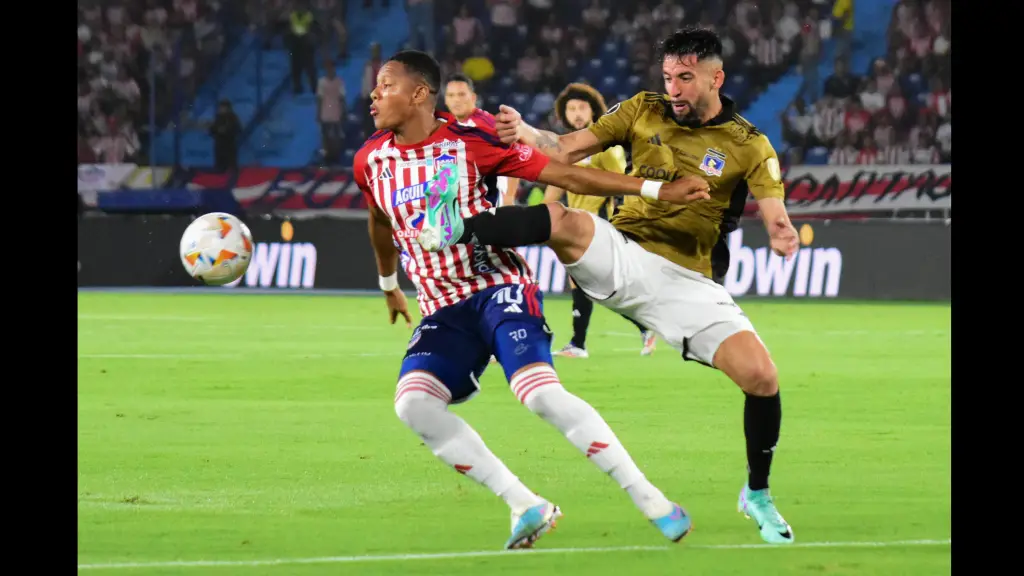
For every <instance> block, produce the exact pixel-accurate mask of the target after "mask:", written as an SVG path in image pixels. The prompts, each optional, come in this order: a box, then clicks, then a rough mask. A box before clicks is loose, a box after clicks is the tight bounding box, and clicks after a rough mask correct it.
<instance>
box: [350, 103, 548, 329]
mask: <svg viewBox="0 0 1024 576" xmlns="http://www.w3.org/2000/svg"><path fill="white" fill-rule="evenodd" d="M437 117H438V118H439V119H440V120H442V121H444V122H445V123H444V124H443V125H442V126H441V127H440V128H438V129H437V130H435V131H434V133H433V134H431V135H430V136H429V137H428V138H427V139H426V140H424V141H422V142H419V143H417V144H413V145H409V146H403V145H400V144H398V143H397V142H396V141H395V135H394V133H392V132H390V131H386V130H379V131H377V132H375V133H374V134H373V135H371V136H370V138H369V139H368V140H367V141H366V142H365V143H364V144H363V147H362V148H360V149H359V151H358V152H357V153H356V155H355V161H354V165H353V170H352V172H353V177H354V179H355V181H356V184H357V185H358V186H359V188H360V190H362V191H363V194H365V195H366V202H367V205H368V206H370V207H371V208H372V207H373V206H377V207H379V208H380V209H381V210H382V211H383V212H384V214H386V215H387V216H388V219H389V220H390V221H391V228H392V230H393V237H394V240H395V245H396V246H397V247H398V249H399V250H400V251H401V254H402V256H401V260H402V267H403V268H404V269H405V273H406V275H407V276H408V277H409V279H410V280H412V282H413V284H415V285H416V291H417V300H418V301H419V304H420V313H421V314H423V316H429V315H430V314H433V313H434V312H436V311H438V310H439V309H441V308H443V307H445V306H449V305H451V304H455V303H456V302H459V301H462V300H465V299H466V298H469V297H470V296H471V295H473V294H475V293H476V292H479V291H481V290H484V289H486V288H489V287H492V286H497V285H501V284H534V283H535V281H534V279H533V273H532V272H531V271H530V269H529V266H528V265H527V264H526V262H525V261H524V260H523V259H522V258H521V257H520V256H519V254H518V253H516V251H515V250H511V249H503V248H494V247H491V246H480V245H475V244H456V245H453V246H450V247H448V248H445V249H443V250H441V251H439V252H436V253H431V252H427V251H425V250H423V249H422V248H421V247H420V245H419V244H418V243H417V242H416V238H417V237H418V236H419V232H420V230H421V229H422V227H423V219H424V217H425V215H426V210H427V200H426V195H425V194H424V192H425V191H426V187H427V184H428V183H429V182H430V178H431V176H433V175H434V172H435V171H436V170H438V169H439V168H441V167H442V166H444V165H446V164H456V165H457V166H458V168H459V179H460V181H459V204H458V205H459V209H460V210H461V213H462V216H463V217H470V216H473V215H475V214H479V213H480V212H483V211H485V210H488V209H490V208H492V207H494V206H495V205H496V203H497V198H496V197H495V196H496V191H495V190H489V189H488V186H486V184H485V180H486V179H489V178H490V177H492V176H496V175H499V174H500V175H507V176H512V177H515V178H523V179H525V180H536V179H537V178H538V177H539V175H540V173H541V171H542V170H543V169H544V167H545V166H547V165H548V162H549V160H548V157H547V156H545V155H543V154H541V153H540V152H537V151H536V150H534V149H533V148H531V147H529V146H523V145H520V144H514V145H512V146H508V145H505V144H502V143H501V141H500V140H498V138H497V137H496V136H495V134H494V133H493V132H488V131H486V130H484V129H481V128H479V127H473V126H466V125H462V124H459V123H458V122H457V121H456V120H455V118H454V117H453V116H452V115H450V114H448V113H445V112H438V113H437Z"/></svg>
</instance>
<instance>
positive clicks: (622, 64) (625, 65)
mask: <svg viewBox="0 0 1024 576" xmlns="http://www.w3.org/2000/svg"><path fill="white" fill-rule="evenodd" d="M615 73H616V74H617V75H618V76H619V77H621V78H625V77H626V76H629V60H627V59H625V58H616V59H615Z"/></svg>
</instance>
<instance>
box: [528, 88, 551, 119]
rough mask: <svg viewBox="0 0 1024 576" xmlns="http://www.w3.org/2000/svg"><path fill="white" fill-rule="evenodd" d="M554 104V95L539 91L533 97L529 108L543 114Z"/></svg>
mask: <svg viewBox="0 0 1024 576" xmlns="http://www.w3.org/2000/svg"><path fill="white" fill-rule="evenodd" d="M554 105H555V95H554V94H552V93H550V92H541V93H540V94H537V95H536V96H534V97H533V104H532V105H531V106H530V110H531V111H533V112H535V113H537V114H544V113H546V112H548V111H549V110H551V108H552V107H554Z"/></svg>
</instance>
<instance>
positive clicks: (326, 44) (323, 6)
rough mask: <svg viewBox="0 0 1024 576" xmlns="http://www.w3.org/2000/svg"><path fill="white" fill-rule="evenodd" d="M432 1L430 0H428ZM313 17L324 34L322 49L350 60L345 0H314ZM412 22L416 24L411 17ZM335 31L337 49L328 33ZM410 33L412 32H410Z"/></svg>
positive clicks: (329, 53) (329, 56) (328, 54)
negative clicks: (331, 44) (331, 43)
mask: <svg viewBox="0 0 1024 576" xmlns="http://www.w3.org/2000/svg"><path fill="white" fill-rule="evenodd" d="M428 1H430V0H428ZM313 15H314V17H315V22H316V27H317V28H318V29H319V30H322V31H323V32H324V33H323V34H322V35H321V47H322V48H323V49H324V50H326V51H327V57H328V58H331V57H332V56H334V55H337V56H338V58H340V59H341V60H342V61H345V60H348V28H347V27H346V26H345V1H344V0H313ZM409 21H410V22H415V21H414V20H413V19H412V18H411V15H410V19H409ZM331 30H333V31H334V36H333V38H334V40H335V41H336V42H337V43H338V44H337V46H336V47H332V46H330V40H331V39H332V37H331V35H330V34H329V33H328V31H331ZM410 32H412V31H411V30H410Z"/></svg>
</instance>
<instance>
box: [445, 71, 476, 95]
mask: <svg viewBox="0 0 1024 576" xmlns="http://www.w3.org/2000/svg"><path fill="white" fill-rule="evenodd" d="M452 82H465V83H466V86H469V91H470V92H476V88H475V87H474V86H473V79H472V78H470V77H469V76H466V75H465V74H458V73H456V74H452V75H451V76H449V77H448V80H447V81H446V82H445V86H447V85H448V84H450V83H452Z"/></svg>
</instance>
